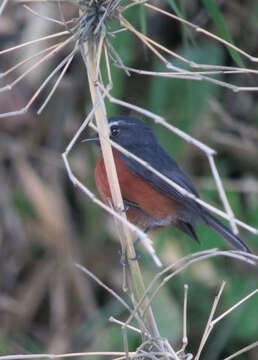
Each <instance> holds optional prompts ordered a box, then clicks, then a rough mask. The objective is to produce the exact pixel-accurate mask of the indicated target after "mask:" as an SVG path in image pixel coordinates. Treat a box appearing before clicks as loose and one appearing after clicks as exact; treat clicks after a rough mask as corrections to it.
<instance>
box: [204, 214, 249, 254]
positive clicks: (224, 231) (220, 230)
mask: <svg viewBox="0 0 258 360" xmlns="http://www.w3.org/2000/svg"><path fill="white" fill-rule="evenodd" d="M202 219H203V221H204V223H205V224H206V225H207V226H208V227H209V228H211V229H212V230H214V231H216V233H217V234H218V235H220V236H222V237H223V238H224V239H225V240H227V241H228V242H229V243H230V244H232V245H233V246H234V247H235V248H236V249H237V250H241V251H245V252H248V253H251V251H250V250H249V249H248V247H247V246H246V245H245V244H244V243H243V241H242V240H240V239H239V237H238V236H236V235H235V234H233V233H232V231H231V230H229V228H227V227H226V226H225V225H223V224H222V222H220V221H219V220H218V219H216V218H215V217H214V216H212V215H211V214H210V213H208V211H207V212H206V211H205V212H204V214H203V216H202Z"/></svg>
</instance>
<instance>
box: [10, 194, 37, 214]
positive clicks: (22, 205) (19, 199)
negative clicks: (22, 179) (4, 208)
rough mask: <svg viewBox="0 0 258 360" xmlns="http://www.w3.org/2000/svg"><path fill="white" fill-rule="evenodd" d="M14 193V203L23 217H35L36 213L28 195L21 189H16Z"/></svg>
mask: <svg viewBox="0 0 258 360" xmlns="http://www.w3.org/2000/svg"><path fill="white" fill-rule="evenodd" d="M12 195H13V196H12V204H13V207H14V208H15V209H16V210H17V212H18V213H20V215H21V216H23V217H27V218H33V219H35V218H36V214H35V212H34V209H33V207H32V205H31V203H30V201H29V199H28V197H27V196H26V195H25V194H24V193H22V192H20V191H15V192H13V194H12Z"/></svg>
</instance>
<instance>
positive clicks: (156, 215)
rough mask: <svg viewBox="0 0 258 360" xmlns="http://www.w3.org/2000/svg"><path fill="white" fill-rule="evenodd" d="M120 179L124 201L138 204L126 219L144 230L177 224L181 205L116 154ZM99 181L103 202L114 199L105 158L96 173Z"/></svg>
mask: <svg viewBox="0 0 258 360" xmlns="http://www.w3.org/2000/svg"><path fill="white" fill-rule="evenodd" d="M113 154H114V160H115V164H116V169H117V175H118V179H119V184H120V188H121V193H122V197H123V199H124V200H127V201H129V202H132V203H135V204H137V208H135V207H133V206H132V207H129V209H128V211H127V213H126V215H127V217H128V220H129V221H131V222H132V223H134V224H136V225H138V226H142V227H145V228H146V227H148V226H151V227H157V226H166V225H169V224H172V223H173V222H175V220H176V218H177V214H178V211H179V209H180V207H181V204H180V203H178V202H177V201H175V200H171V199H169V198H167V197H166V196H164V195H163V194H162V193H160V192H158V191H157V190H155V189H154V188H153V187H152V186H151V185H149V184H148V183H147V182H146V181H144V180H143V179H142V178H141V177H139V176H138V175H136V174H135V173H133V172H132V171H131V170H130V169H129V168H128V166H127V165H125V164H124V163H123V162H122V160H121V159H120V157H119V155H118V152H117V151H116V150H113ZM95 180H96V185H97V188H98V191H99V194H100V196H101V198H102V200H103V201H104V202H105V203H108V201H109V200H110V199H111V193H110V188H109V185H108V180H107V176H106V170H105V165H104V160H103V158H102V157H101V158H100V160H99V161H98V163H97V166H96V169H95Z"/></svg>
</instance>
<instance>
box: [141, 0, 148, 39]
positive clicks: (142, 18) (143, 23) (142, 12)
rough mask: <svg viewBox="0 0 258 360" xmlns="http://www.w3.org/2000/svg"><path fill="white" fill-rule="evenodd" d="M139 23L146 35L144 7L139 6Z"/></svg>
mask: <svg viewBox="0 0 258 360" xmlns="http://www.w3.org/2000/svg"><path fill="white" fill-rule="evenodd" d="M140 24H141V32H142V33H143V34H144V35H146V34H147V22H146V7H145V6H143V5H141V6H140Z"/></svg>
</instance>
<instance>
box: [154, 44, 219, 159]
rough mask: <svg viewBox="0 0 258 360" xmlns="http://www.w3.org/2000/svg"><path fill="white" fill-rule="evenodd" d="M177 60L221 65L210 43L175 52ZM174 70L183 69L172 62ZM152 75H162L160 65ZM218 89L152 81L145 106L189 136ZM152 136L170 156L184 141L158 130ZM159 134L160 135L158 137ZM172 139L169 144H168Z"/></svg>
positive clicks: (202, 84)
mask: <svg viewBox="0 0 258 360" xmlns="http://www.w3.org/2000/svg"><path fill="white" fill-rule="evenodd" d="M178 52H179V54H180V55H181V56H184V57H186V58H187V59H188V60H190V61H195V62H196V63H201V64H202V63H206V64H214V63H215V64H217V65H221V64H222V63H223V55H222V52H221V49H220V48H219V47H217V46H215V45H214V44H211V43H203V44H202V45H200V46H198V47H196V46H189V47H188V48H187V49H181V50H179V51H178ZM173 65H174V66H180V67H182V68H187V67H186V65H185V64H182V63H181V62H179V61H173ZM154 70H155V71H166V70H164V65H162V64H161V63H160V61H156V62H155V63H154ZM219 92H220V89H219V88H218V87H215V86H214V85H212V84H211V83H208V82H204V81H189V80H188V81H186V80H181V79H164V78H159V77H155V78H153V79H152V81H151V88H150V92H149V99H148V104H149V106H150V110H151V111H153V112H154V113H159V114H161V115H162V116H164V117H165V118H166V119H167V120H168V121H169V122H171V123H172V124H173V125H175V126H178V127H179V128H180V129H181V130H183V131H186V132H189V133H190V132H191V130H192V128H193V127H194V126H197V124H198V122H199V121H200V117H201V114H202V112H203V111H204V110H205V108H206V105H207V101H208V100H209V98H210V97H218V95H219ZM156 132H157V133H158V134H159V135H160V136H161V140H162V143H163V144H164V145H165V146H166V148H167V149H168V150H170V148H171V155H173V156H176V155H177V153H178V151H180V149H182V146H183V145H184V141H182V139H180V138H178V137H177V136H175V135H173V134H171V133H170V132H166V131H164V129H161V128H160V127H159V126H157V127H156ZM161 134H162V135H161ZM171 138H173V141H171Z"/></svg>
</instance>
